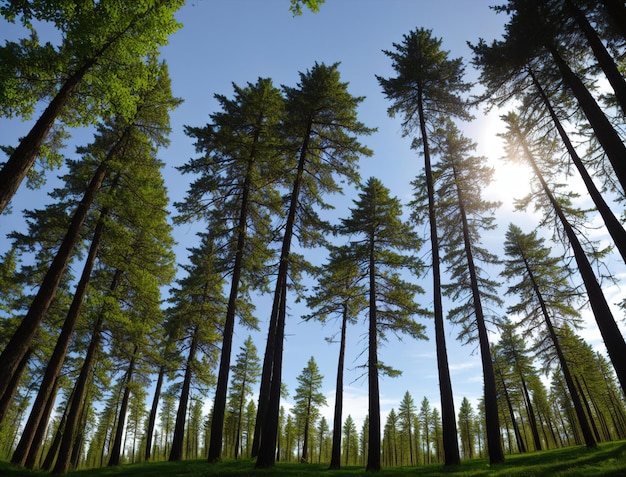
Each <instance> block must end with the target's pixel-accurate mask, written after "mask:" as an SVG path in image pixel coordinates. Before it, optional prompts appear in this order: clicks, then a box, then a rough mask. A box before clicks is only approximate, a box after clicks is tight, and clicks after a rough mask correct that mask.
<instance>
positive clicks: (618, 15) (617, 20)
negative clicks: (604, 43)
mask: <svg viewBox="0 0 626 477" xmlns="http://www.w3.org/2000/svg"><path fill="white" fill-rule="evenodd" d="M601 3H602V4H603V5H604V8H605V9H606V11H607V12H608V13H609V14H608V17H609V20H610V21H611V23H612V24H613V25H614V26H615V27H616V28H617V29H618V31H619V32H620V33H621V34H622V36H623V37H624V39H626V7H625V6H624V2H623V1H622V0H602V1H601Z"/></svg>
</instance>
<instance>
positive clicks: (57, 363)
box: [11, 211, 107, 468]
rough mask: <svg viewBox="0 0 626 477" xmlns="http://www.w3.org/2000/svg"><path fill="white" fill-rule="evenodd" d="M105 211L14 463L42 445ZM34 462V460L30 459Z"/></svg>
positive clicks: (21, 461)
mask: <svg viewBox="0 0 626 477" xmlns="http://www.w3.org/2000/svg"><path fill="white" fill-rule="evenodd" d="M106 215H107V212H106V211H104V212H103V213H102V214H101V216H100V219H99V221H98V224H97V225H96V229H95V231H94V235H93V238H92V241H91V246H90V247H89V253H88V255H87V259H86V261H85V264H84V266H83V272H82V274H81V277H80V280H79V282H78V285H77V286H76V291H75V293H74V298H73V299H72V304H71V305H70V309H69V311H68V313H67V317H66V318H65V321H64V322H63V327H62V329H61V333H60V334H59V337H58V338H57V342H56V345H55V347H54V351H53V352H52V356H50V360H49V361H48V365H47V366H46V371H45V373H44V375H43V378H42V380H41V384H40V386H39V392H38V393H37V397H36V398H35V401H34V402H33V406H32V408H31V412H30V415H29V417H28V421H27V422H26V424H25V426H24V429H23V431H22V437H21V438H20V442H19V443H18V445H17V447H16V449H15V452H13V457H12V459H11V463H13V464H15V465H19V466H23V465H24V464H25V463H26V459H27V457H28V455H29V454H34V455H36V454H38V453H39V450H40V448H41V444H42V442H41V440H39V439H35V434H36V431H37V429H38V428H39V426H40V423H41V421H42V418H43V417H44V411H45V409H46V403H47V402H48V401H49V400H50V398H51V396H53V395H55V394H56V383H57V380H58V377H59V375H60V373H61V369H62V367H63V363H64V362H65V357H66V356H67V351H68V349H69V346H70V342H71V339H72V335H73V333H74V328H75V327H76V323H77V321H78V317H79V316H80V309H81V307H82V305H83V301H84V298H85V295H86V294H87V288H88V286H89V280H90V278H91V272H92V271H93V267H94V266H95V264H96V259H97V255H98V249H99V247H100V242H101V240H102V236H103V234H104V217H105V216H106ZM48 417H49V414H48V416H47V417H46V419H45V421H46V422H44V426H45V425H46V424H47V419H48ZM31 462H33V461H32V460H31ZM33 463H34V462H33ZM30 468H32V467H30Z"/></svg>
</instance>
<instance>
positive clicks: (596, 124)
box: [545, 42, 626, 191]
mask: <svg viewBox="0 0 626 477" xmlns="http://www.w3.org/2000/svg"><path fill="white" fill-rule="evenodd" d="M545 46H546V49H547V50H548V52H549V53H550V54H551V55H552V58H553V60H554V63H555V64H556V66H557V67H558V69H559V71H560V72H561V76H562V78H563V81H564V83H565V84H566V85H567V86H568V87H569V89H570V91H571V92H572V94H573V95H574V97H575V98H576V99H577V100H578V104H579V106H580V107H581V109H582V110H583V112H584V113H585V116H587V120H588V121H589V125H590V126H591V128H592V129H593V131H594V133H595V135H596V138H597V139H598V142H599V143H600V145H601V146H602V148H603V149H604V152H605V153H606V157H607V158H608V160H609V162H610V163H611V165H612V166H613V170H614V171H615V175H616V177H617V179H618V181H619V183H620V184H621V186H622V190H623V191H626V161H625V160H624V157H626V145H624V143H623V142H622V140H621V138H620V136H619V134H618V133H617V131H616V130H615V128H614V127H613V125H612V124H611V122H610V121H609V120H608V118H607V117H606V116H605V115H604V112H603V111H602V109H601V108H600V106H598V103H597V102H596V100H595V99H594V97H593V96H592V95H591V93H590V92H589V90H588V89H587V87H586V86H585V84H584V83H583V82H582V81H581V79H580V78H579V77H578V76H577V75H576V73H574V72H573V71H572V70H571V68H570V67H569V66H568V64H567V63H566V62H565V60H564V59H563V57H562V56H561V55H560V53H559V52H558V50H557V49H556V47H555V46H554V45H553V44H551V43H549V42H546V44H545Z"/></svg>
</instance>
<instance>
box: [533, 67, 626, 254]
mask: <svg viewBox="0 0 626 477" xmlns="http://www.w3.org/2000/svg"><path fill="white" fill-rule="evenodd" d="M529 74H530V76H531V78H532V80H533V84H534V85H535V87H536V88H537V90H538V91H539V94H540V95H541V98H542V100H543V103H544V105H545V107H546V108H547V110H548V112H549V113H550V117H551V118H552V121H553V122H554V126H555V127H556V129H557V131H558V133H559V136H560V137H561V140H562V141H563V144H565V147H566V149H567V151H568V153H569V155H570V158H571V159H572V162H573V163H574V166H575V167H576V169H577V170H578V173H579V174H580V177H581V178H582V180H583V182H584V184H585V186H586V187H587V192H589V196H590V197H591V199H592V200H593V203H594V204H595V206H596V209H597V210H598V212H599V213H600V215H601V217H602V219H603V220H604V225H605V226H606V229H607V231H608V232H609V235H610V236H611V238H612V239H613V243H614V244H615V247H616V248H617V250H618V251H619V253H620V255H621V256H622V260H624V263H626V230H624V227H623V226H622V223H621V222H620V221H619V219H618V218H617V217H615V214H614V213H613V211H612V210H611V208H610V207H609V205H608V204H607V203H606V201H605V200H604V198H603V197H602V194H601V193H600V191H599V190H598V188H597V187H596V185H595V184H594V182H593V179H592V178H591V176H590V175H589V173H588V172H587V169H586V168H585V165H584V164H583V161H582V159H581V158H580V156H579V155H578V153H577V152H576V149H575V148H574V146H573V144H572V142H571V141H570V139H569V136H568V135H567V132H566V131H565V129H564V128H563V125H562V124H561V121H560V119H559V118H558V116H557V114H556V112H555V111H554V108H553V107H552V104H551V102H550V100H549V99H548V95H547V94H546V93H545V91H544V89H543V87H542V86H541V84H540V83H539V81H538V79H537V77H536V76H535V74H534V73H533V72H532V71H529Z"/></svg>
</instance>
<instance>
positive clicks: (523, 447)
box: [498, 369, 526, 453]
mask: <svg viewBox="0 0 626 477" xmlns="http://www.w3.org/2000/svg"><path fill="white" fill-rule="evenodd" d="M498 374H499V375H500V381H501V382H502V389H503V391H504V400H505V401H506V405H507V408H508V409H509V415H510V416H511V424H512V425H513V433H514V434H515V441H516V442H517V448H518V449H519V451H520V452H521V453H525V452H526V445H525V444H524V440H523V439H522V435H521V434H520V431H519V426H518V425H517V420H516V419H515V410H514V409H513V404H512V403H511V398H510V397H509V390H508V388H507V386H506V382H505V381H504V376H502V371H501V370H500V369H498Z"/></svg>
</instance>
